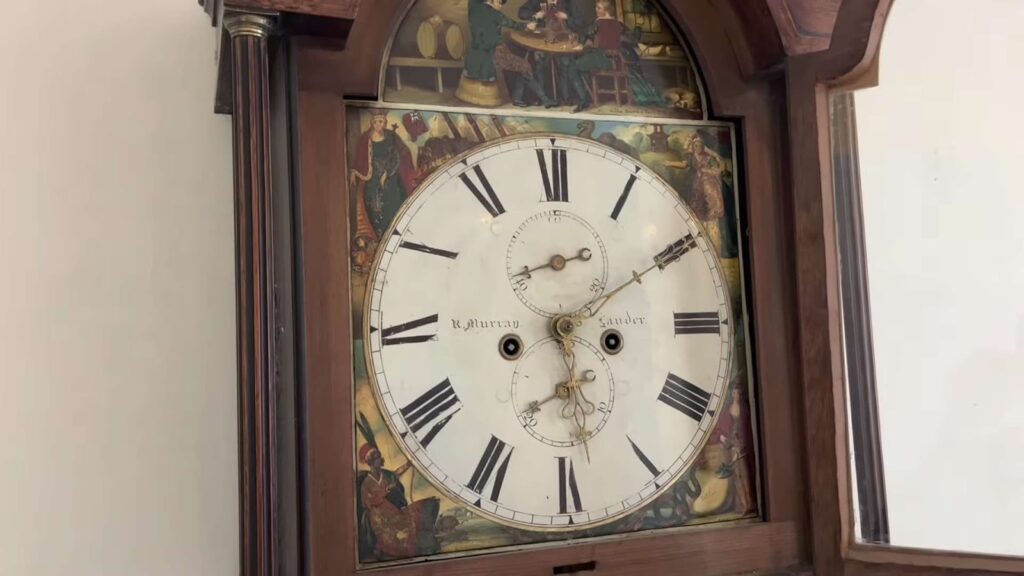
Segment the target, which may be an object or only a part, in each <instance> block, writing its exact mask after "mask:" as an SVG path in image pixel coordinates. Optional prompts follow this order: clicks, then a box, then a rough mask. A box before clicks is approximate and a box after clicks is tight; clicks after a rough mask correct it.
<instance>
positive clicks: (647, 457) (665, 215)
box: [364, 135, 733, 530]
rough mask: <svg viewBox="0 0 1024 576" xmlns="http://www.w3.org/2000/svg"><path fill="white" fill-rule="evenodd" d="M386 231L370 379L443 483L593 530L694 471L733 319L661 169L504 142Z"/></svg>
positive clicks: (449, 169)
mask: <svg viewBox="0 0 1024 576" xmlns="http://www.w3.org/2000/svg"><path fill="white" fill-rule="evenodd" d="M383 238H384V240H382V246H381V249H380V250H379V251H378V254H377V258H376V260H375V262H374V266H373V268H372V271H371V276H370V279H369V284H368V286H369V289H368V290H367V306H366V310H367V313H366V316H365V327H364V338H365V340H366V342H367V343H368V346H367V348H366V354H367V364H368V367H369V373H370V380H371V384H372V387H373V389H374V393H375V395H376V396H377V400H378V404H379V405H380V407H381V409H382V412H383V416H384V420H385V422H386V423H387V425H388V427H389V428H390V429H391V431H392V432H393V433H394V434H395V437H396V439H398V442H399V445H400V447H401V449H402V450H403V451H404V452H405V454H406V456H407V457H408V458H409V459H410V460H411V461H412V462H413V463H414V464H415V465H416V467H417V468H418V469H419V470H420V471H421V472H422V473H423V474H424V475H425V476H426V477H427V478H428V479H429V480H430V481H431V482H432V483H433V484H435V485H436V486H437V487H438V488H439V489H441V490H443V491H444V492H446V493H447V494H449V495H450V496H451V497H452V498H454V499H456V500H460V501H462V502H464V503H466V504H468V505H470V506H473V507H474V508H475V509H476V510H478V511H479V513H481V514H483V515H485V516H488V517H490V518H492V519H494V520H496V521H498V522H501V523H504V524H507V525H512V526H516V527H518V528H522V529H527V530H574V529H581V528H587V527H592V526H596V525H599V524H603V523H605V522H609V521H611V520H613V519H615V518H619V517H621V516H623V515H625V514H628V513H629V512H631V511H635V510H637V509H639V508H640V507H641V506H643V505H645V504H647V503H649V502H650V501H651V500H652V499H653V498H655V497H656V496H657V495H658V494H660V493H661V491H662V490H664V489H666V488H667V487H668V486H670V485H671V484H672V480H673V479H675V478H677V477H678V476H679V475H681V474H682V473H683V472H685V471H686V470H687V469H688V468H689V467H690V466H691V465H692V464H693V462H694V460H695V458H696V457H697V455H698V453H699V451H700V449H701V447H702V446H703V445H704V443H705V442H706V440H707V437H708V435H709V433H710V431H711V429H712V427H713V425H714V422H715V419H716V417H717V415H718V412H719V411H720V406H721V404H722V402H723V393H724V391H725V389H726V384H727V379H728V377H729V373H730V369H731V363H732V350H733V341H732V334H733V333H732V330H733V323H732V322H731V309H730V306H729V300H728V295H727V290H726V283H725V281H724V279H723V276H722V271H721V269H720V265H719V263H718V260H717V258H716V257H715V255H714V253H713V251H712V250H713V249H712V247H711V245H710V243H709V242H708V241H707V240H706V239H705V237H704V235H703V230H702V229H701V227H700V225H699V224H698V223H697V220H696V219H695V218H694V216H693V215H692V213H691V212H690V210H689V209H688V208H687V206H686V205H685V204H684V203H683V202H682V201H681V200H680V198H679V195H678V194H677V193H676V192H675V191H674V190H672V189H671V188H670V187H669V186H668V185H667V184H665V183H664V182H663V181H662V180H661V179H659V178H658V177H657V176H656V175H655V174H653V173H652V172H650V171H648V170H647V169H645V168H644V167H642V166H641V165H639V164H638V163H637V162H636V161H635V160H633V159H632V158H629V157H626V156H623V155H621V154H619V153H618V152H616V151H614V150H612V149H610V148H607V147H605V146H602V145H600V144H597V143H594V142H591V141H587V140H582V139H577V138H570V137H562V136H558V137H538V136H535V135H534V136H530V137H514V138H509V139H504V140H500V141H497V142H494V143H492V144H489V145H486V146H484V147H482V148H479V149H477V150H475V151H473V152H472V153H470V154H469V155H467V156H465V157H463V158H461V159H460V160H458V161H455V162H453V163H450V164H449V165H447V166H446V167H444V168H442V169H439V170H438V171H437V172H435V173H434V175H433V177H432V178H431V179H430V180H428V181H427V182H426V183H424V184H423V185H422V186H421V187H420V188H419V190H418V191H417V192H416V193H415V194H414V195H413V196H412V197H411V198H410V199H409V200H408V201H407V202H406V204H405V206H404V207H403V209H402V211H401V212H400V213H399V215H398V216H397V217H396V218H395V220H394V222H393V223H392V226H391V229H390V230H389V231H388V233H387V234H385V235H383Z"/></svg>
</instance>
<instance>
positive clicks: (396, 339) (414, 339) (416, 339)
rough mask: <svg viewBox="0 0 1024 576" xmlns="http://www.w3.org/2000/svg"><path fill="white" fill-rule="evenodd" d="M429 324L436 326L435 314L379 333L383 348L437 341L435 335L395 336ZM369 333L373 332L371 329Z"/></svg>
mask: <svg viewBox="0 0 1024 576" xmlns="http://www.w3.org/2000/svg"><path fill="white" fill-rule="evenodd" d="M430 324H437V314H431V315H430V316H427V317H425V318H420V319H419V320H413V321H412V322H406V323H404V324H398V325H396V326H392V327H390V328H385V329H383V330H381V332H380V340H381V343H382V344H383V345H384V346H391V345H394V344H419V343H420V342H429V341H430V340H437V334H426V335H423V336H396V334H401V333H403V332H408V331H410V330H414V329H416V328H419V327H421V326H428V325H430ZM371 331H373V329H371Z"/></svg>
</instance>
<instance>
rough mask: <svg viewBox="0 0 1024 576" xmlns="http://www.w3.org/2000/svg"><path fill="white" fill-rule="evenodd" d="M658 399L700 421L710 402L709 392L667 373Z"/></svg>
mask: <svg viewBox="0 0 1024 576" xmlns="http://www.w3.org/2000/svg"><path fill="white" fill-rule="evenodd" d="M658 400H660V401H661V402H664V403H665V404H667V405H668V406H670V407H672V408H675V409H676V410H678V411H680V412H682V413H683V414H686V415H687V416H689V417H690V418H693V419H694V420H696V421H698V422H700V419H701V418H703V417H704V413H705V412H707V410H708V404H709V403H710V402H711V394H709V393H707V392H705V391H704V390H702V389H701V388H700V387H699V386H696V385H695V384H692V383H690V382H687V381H686V380H683V379H682V378H680V377H679V376H676V375H675V374H672V373H669V375H668V379H666V380H665V387H664V388H662V389H661V394H659V395H658Z"/></svg>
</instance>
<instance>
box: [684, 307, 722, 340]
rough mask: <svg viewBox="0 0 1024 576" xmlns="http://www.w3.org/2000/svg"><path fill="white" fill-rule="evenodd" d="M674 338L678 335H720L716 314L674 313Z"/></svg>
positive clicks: (719, 325)
mask: <svg viewBox="0 0 1024 576" xmlns="http://www.w3.org/2000/svg"><path fill="white" fill-rule="evenodd" d="M674 316H675V324H676V336H679V335H680V334H721V332H722V325H721V323H720V322H719V321H718V312H676V313H675V314H674Z"/></svg>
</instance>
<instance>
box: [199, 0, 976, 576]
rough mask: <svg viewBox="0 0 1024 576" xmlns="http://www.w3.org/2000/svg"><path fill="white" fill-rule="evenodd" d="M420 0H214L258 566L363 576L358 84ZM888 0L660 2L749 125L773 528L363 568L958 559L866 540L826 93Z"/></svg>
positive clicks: (761, 392) (854, 70) (508, 571)
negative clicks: (352, 128)
mask: <svg viewBox="0 0 1024 576" xmlns="http://www.w3.org/2000/svg"><path fill="white" fill-rule="evenodd" d="M407 1H408V0H362V1H360V0H232V1H230V2H227V3H226V4H225V2H224V1H223V0H221V1H217V2H214V1H213V0H207V1H206V2H203V1H202V0H200V4H203V5H204V7H205V8H206V10H207V11H208V12H209V13H210V14H211V16H212V20H213V23H214V25H215V26H217V27H218V34H219V37H220V38H221V49H220V56H221V59H220V67H219V70H220V77H219V80H220V81H219V86H218V95H217V100H216V108H217V111H219V112H222V113H231V114H232V115H233V118H234V121H233V126H234V167H235V200H236V249H237V267H236V272H237V280H238V281H237V298H238V343H239V346H238V362H239V438H240V440H239V442H240V444H239V455H240V456H239V458H240V460H239V463H240V531H241V565H242V572H243V574H245V575H271V574H313V575H346V574H355V573H356V572H357V567H356V561H355V550H356V534H355V522H354V520H353V519H354V517H355V512H354V505H355V502H354V492H355V491H354V482H355V474H354V470H353V466H352V462H353V461H354V457H353V448H354V438H353V434H354V426H353V411H352V404H351V403H352V395H351V389H352V381H351V380H352V371H351V355H352V346H351V344H352V342H351V338H352V335H351V316H350V310H349V302H350V297H349V273H350V267H349V254H350V250H349V246H348V238H349V235H348V230H347V228H346V226H347V222H348V221H349V217H348V216H349V215H348V213H347V211H348V201H347V185H348V184H347V181H348V178H347V175H348V172H349V170H348V167H347V166H346V158H347V154H346V150H345V121H346V114H345V106H346V105H345V102H344V99H345V98H350V99H351V98H363V99H376V98H377V96H378V94H377V92H378V87H379V79H380V71H381V66H382V61H383V59H384V57H385V50H386V46H387V44H388V40H389V35H390V34H391V32H392V30H393V29H394V27H395V26H396V19H397V18H399V17H400V16H401V14H402V13H403V8H404V7H405V5H406V4H407ZM890 2H891V0H815V1H813V2H812V1H809V0H665V1H663V2H662V5H663V6H664V8H665V9H666V11H667V12H668V14H669V16H670V17H671V18H672V19H673V20H674V21H675V24H676V25H677V26H678V27H679V29H680V30H681V31H682V33H683V35H684V36H685V38H686V39H687V41H688V42H689V44H690V48H691V50H692V53H693V54H694V57H695V59H696V61H697V62H698V64H699V68H700V70H701V72H702V73H703V79H704V82H705V85H706V87H707V98H708V106H709V108H710V111H711V114H712V117H715V118H723V119H732V120H735V121H737V122H738V128H739V135H740V138H741V142H742V156H741V162H742V181H743V184H742V185H743V187H744V190H745V201H746V206H744V207H743V211H744V213H745V215H746V221H745V224H746V227H747V229H746V230H745V231H744V232H745V241H746V243H747V247H748V252H747V253H748V262H747V266H748V270H747V274H748V278H749V283H750V296H749V297H750V303H751V315H752V337H753V340H754V342H755V364H754V371H755V374H756V376H755V382H756V387H757V400H758V402H757V404H758V409H759V414H758V420H759V422H760V430H759V431H760V439H761V446H760V449H761V461H762V478H761V486H762V507H761V509H762V514H763V521H761V522H756V523H746V524H739V525H725V526H719V527H708V528H698V529H684V530H674V531H670V532H655V533H653V534H650V535H641V536H631V537H624V538H618V539H604V540H601V541H599V542H598V541H594V542H580V543H576V544H573V545H566V546H558V547H547V548H543V549H527V550H522V551H516V552H508V553H500V554H489V555H481V556H475V557H468V558H460V559H453V560H444V561H439V562H426V563H419V564H411V565H406V566H400V567H387V568H376V569H372V570H367V571H366V572H372V573H374V574H389V575H390V574H395V575H403V576H404V575H426V574H446V575H458V574H492V575H509V576H512V575H516V576H518V575H533V574H536V575H541V574H544V575H548V574H552V573H556V574H559V573H575V572H579V573H593V574H598V575H611V574H622V575H629V574H669V573H685V574H692V575H712V574H716V575H717V574H736V573H752V572H756V573H758V574H773V573H778V574H797V573H808V572H809V570H810V569H811V567H812V566H813V571H814V573H816V574H821V575H833V574H913V573H921V574H932V573H938V572H937V571H938V570H940V569H939V568H914V567H911V566H910V565H912V564H919V565H928V564H935V565H943V564H944V565H946V566H953V567H955V566H956V565H957V562H949V561H942V560H938V561H934V560H933V559H932V558H931V557H928V556H926V555H915V554H914V553H909V552H905V553H899V552H895V553H894V552H889V551H885V550H883V551H878V550H871V549H870V547H865V546H861V545H857V544H855V543H854V542H853V537H852V530H853V518H852V515H853V513H854V511H853V509H852V506H851V501H852V498H851V495H850V480H849V470H848V464H847V461H848V450H847V432H846V430H847V416H846V407H845V392H844V384H843V364H842V347H841V346H842V340H841V334H840V325H841V316H840V303H839V293H838V285H839V284H838V270H837V257H836V254H837V251H836V242H837V239H836V230H835V224H834V208H833V182H832V164H831V155H830V131H829V108H828V96H829V93H830V91H831V90H834V89H841V88H844V87H854V86H864V85H870V84H872V83H873V82H875V78H876V74H875V73H874V72H875V70H876V65H877V52H878V46H879V42H880V38H881V34H882V28H883V25H884V22H885V17H886V15H887V13H888V9H889V5H890ZM961 565H962V563H961ZM942 570H946V569H942ZM949 570H950V572H951V573H953V572H956V570H954V569H953V568H949Z"/></svg>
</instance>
